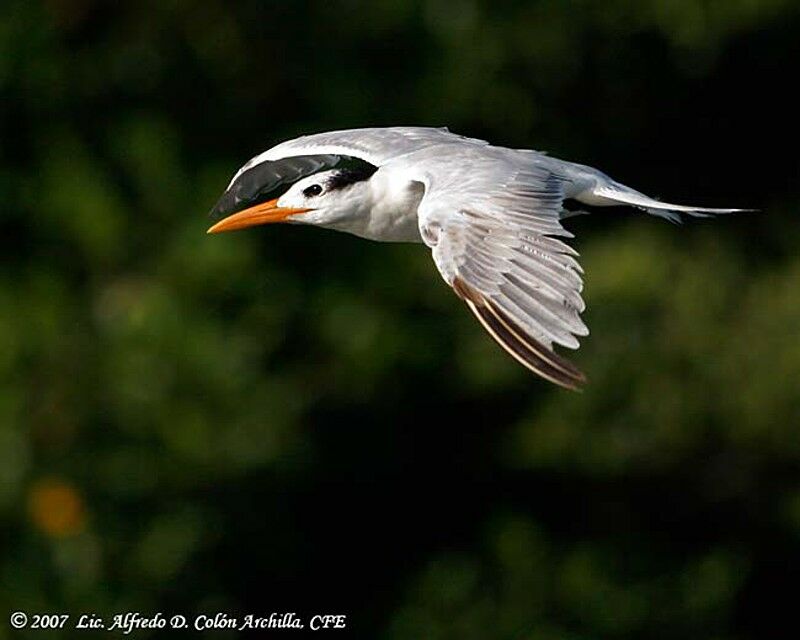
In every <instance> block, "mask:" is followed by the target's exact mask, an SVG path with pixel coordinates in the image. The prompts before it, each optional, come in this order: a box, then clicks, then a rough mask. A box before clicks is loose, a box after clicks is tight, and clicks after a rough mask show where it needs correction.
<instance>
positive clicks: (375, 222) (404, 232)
mask: <svg viewBox="0 0 800 640" xmlns="http://www.w3.org/2000/svg"><path fill="white" fill-rule="evenodd" d="M330 226H331V227H332V228H334V229H336V230H337V231H346V232H347V233H352V234H353V235H356V236H359V237H361V238H366V239H367V240H376V241H378V242H422V236H420V233H419V224H418V221H417V210H416V207H413V208H411V207H403V208H395V207H380V206H378V207H374V208H373V209H372V210H371V211H369V212H368V213H367V214H366V215H360V216H356V217H353V218H351V219H347V220H340V221H338V222H336V223H334V224H332V225H330Z"/></svg>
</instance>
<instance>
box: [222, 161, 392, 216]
mask: <svg viewBox="0 0 800 640" xmlns="http://www.w3.org/2000/svg"><path fill="white" fill-rule="evenodd" d="M328 169H341V171H340V173H341V174H342V178H341V180H342V182H341V186H337V187H331V188H341V187H344V186H346V185H347V184H353V183H354V182H358V181H359V180H366V179H367V178H369V177H370V176H371V175H372V174H373V173H375V172H376V171H377V170H378V168H377V167H376V166H374V165H372V164H370V163H369V162H366V161H364V160H362V159H361V158H355V157H352V156H342V155H334V154H318V155H305V156H290V157H288V158H281V159H280V160H267V161H265V162H260V163H259V164H257V165H255V166H253V167H249V168H248V169H246V170H245V171H243V172H242V174H241V175H240V176H239V177H238V178H236V180H235V181H234V182H233V184H232V185H231V186H230V187H229V188H228V189H227V190H226V191H225V193H223V194H222V197H221V198H220V199H219V201H218V202H217V204H216V206H215V207H214V208H213V209H212V210H211V216H212V218H217V219H218V218H222V217H224V216H229V215H231V214H232V213H236V212H238V211H242V210H243V209H247V208H248V207H252V206H254V205H256V204H259V203H261V202H265V201H266V200H270V199H272V198H276V197H278V196H280V195H281V193H282V192H285V191H286V189H287V188H288V187H289V186H291V185H292V184H294V183H295V182H297V181H298V180H300V179H302V178H305V177H306V176H310V175H313V174H315V173H319V172H320V171H325V170H328Z"/></svg>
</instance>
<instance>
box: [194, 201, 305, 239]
mask: <svg viewBox="0 0 800 640" xmlns="http://www.w3.org/2000/svg"><path fill="white" fill-rule="evenodd" d="M306 211H311V209H291V208H289V207H279V206H278V199H277V198H276V199H275V200H268V201H267V202H262V203H261V204H257V205H255V206H253V207H250V208H249V209H245V210H244V211H240V212H239V213H234V214H233V215H230V216H228V217H227V218H224V219H223V220H220V221H219V222H217V224H215V225H214V226H213V227H211V228H210V229H209V230H208V231H207V232H206V233H222V232H223V231H235V230H236V229H244V228H246V227H254V226H255V225H257V224H268V223H270V222H283V221H284V220H286V218H288V217H289V216H293V215H295V214H298V213H305V212H306Z"/></svg>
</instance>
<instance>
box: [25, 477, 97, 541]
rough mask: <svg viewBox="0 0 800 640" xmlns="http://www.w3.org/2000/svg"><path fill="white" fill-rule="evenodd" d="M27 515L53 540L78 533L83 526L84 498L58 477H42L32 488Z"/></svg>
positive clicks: (29, 494) (84, 522)
mask: <svg viewBox="0 0 800 640" xmlns="http://www.w3.org/2000/svg"><path fill="white" fill-rule="evenodd" d="M28 514H29V516H30V518H31V520H32V521H33V523H34V525H36V527H37V528H38V529H40V530H41V531H43V532H44V533H46V534H47V535H49V536H52V537H55V538H62V537H66V536H71V535H75V534H77V533H80V532H81V531H83V528H84V526H85V524H86V508H85V505H84V502H83V498H82V497H81V495H80V494H79V493H78V491H77V490H76V489H75V487H73V486H72V484H70V483H69V482H67V481H66V480H63V479H60V478H42V479H40V480H37V481H36V482H35V483H34V484H33V486H31V488H30V491H29V492H28Z"/></svg>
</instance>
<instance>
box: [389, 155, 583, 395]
mask: <svg viewBox="0 0 800 640" xmlns="http://www.w3.org/2000/svg"><path fill="white" fill-rule="evenodd" d="M531 158H532V156H531V155H530V154H519V153H517V152H514V151H510V150H507V149H498V148H496V147H482V148H475V147H460V146H456V145H454V146H453V147H450V148H442V147H437V148H436V149H428V150H422V151H419V152H416V153H413V154H411V155H408V156H406V157H405V158H404V159H403V161H402V162H401V163H397V165H391V168H396V169H398V170H401V166H402V165H405V166H406V167H407V170H408V171H409V172H412V173H413V172H415V171H416V173H417V179H418V180H419V181H421V182H423V184H424V185H425V195H424V197H423V199H422V201H421V203H420V206H419V211H418V215H419V225H420V233H421V235H422V237H423V239H424V240H425V242H426V244H428V246H430V247H431V250H432V253H433V259H434V262H435V263H436V266H437V267H438V269H439V271H440V273H441V274H442V277H443V278H444V279H445V281H446V282H447V283H448V284H450V285H451V286H453V287H454V289H456V292H457V293H459V295H461V296H462V297H463V298H464V299H465V300H467V301H468V303H469V304H470V308H471V309H472V310H473V312H475V314H476V315H477V316H478V317H479V319H480V320H481V322H482V323H483V324H484V326H485V327H486V328H487V330H488V331H489V332H490V333H491V334H492V336H493V337H494V338H495V339H496V340H497V341H498V342H499V343H500V344H501V345H502V346H503V347H504V348H506V350H507V351H509V353H511V354H512V355H513V356H514V357H515V358H517V359H518V360H520V362H523V364H525V365H526V366H528V367H529V368H532V369H533V370H535V371H536V372H537V373H539V374H540V375H543V376H544V377H546V378H548V379H551V380H553V381H554V382H557V383H558V384H562V385H563V386H567V387H570V388H572V387H574V386H577V384H579V383H580V382H581V381H582V380H583V376H582V375H581V374H580V372H578V371H577V370H576V369H574V367H572V365H570V364H569V363H567V362H566V361H565V360H563V359H561V358H560V357H559V356H557V355H556V354H555V353H553V351H552V345H553V344H559V345H562V346H565V347H568V348H573V349H574V348H577V347H578V340H577V338H576V336H585V335H587V334H588V329H587V328H586V325H585V324H584V323H583V321H582V320H581V318H580V313H581V311H583V309H584V307H585V305H584V303H583V300H582V298H581V295H580V292H581V290H582V288H583V281H582V279H581V273H582V270H581V268H580V265H579V264H578V262H577V261H576V260H575V258H576V257H577V255H578V254H577V252H576V251H575V250H574V249H572V248H571V247H569V246H568V245H566V244H565V243H564V242H563V241H562V240H560V239H559V237H566V238H568V237H571V234H570V233H569V232H568V231H567V230H566V229H564V228H563V227H562V226H561V223H560V222H559V217H560V215H561V212H562V209H561V204H562V201H563V198H564V185H563V180H562V179H561V178H560V177H559V176H558V175H557V174H555V173H554V172H553V171H551V170H549V169H548V168H547V167H546V166H544V165H542V164H540V163H537V162H531ZM398 165H400V166H398ZM509 327H513V330H510V332H509V331H506V330H505V329H507V328H509ZM532 362H533V363H535V364H531V363H532ZM549 367H550V368H552V367H555V369H552V370H551V369H550V368H549Z"/></svg>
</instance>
